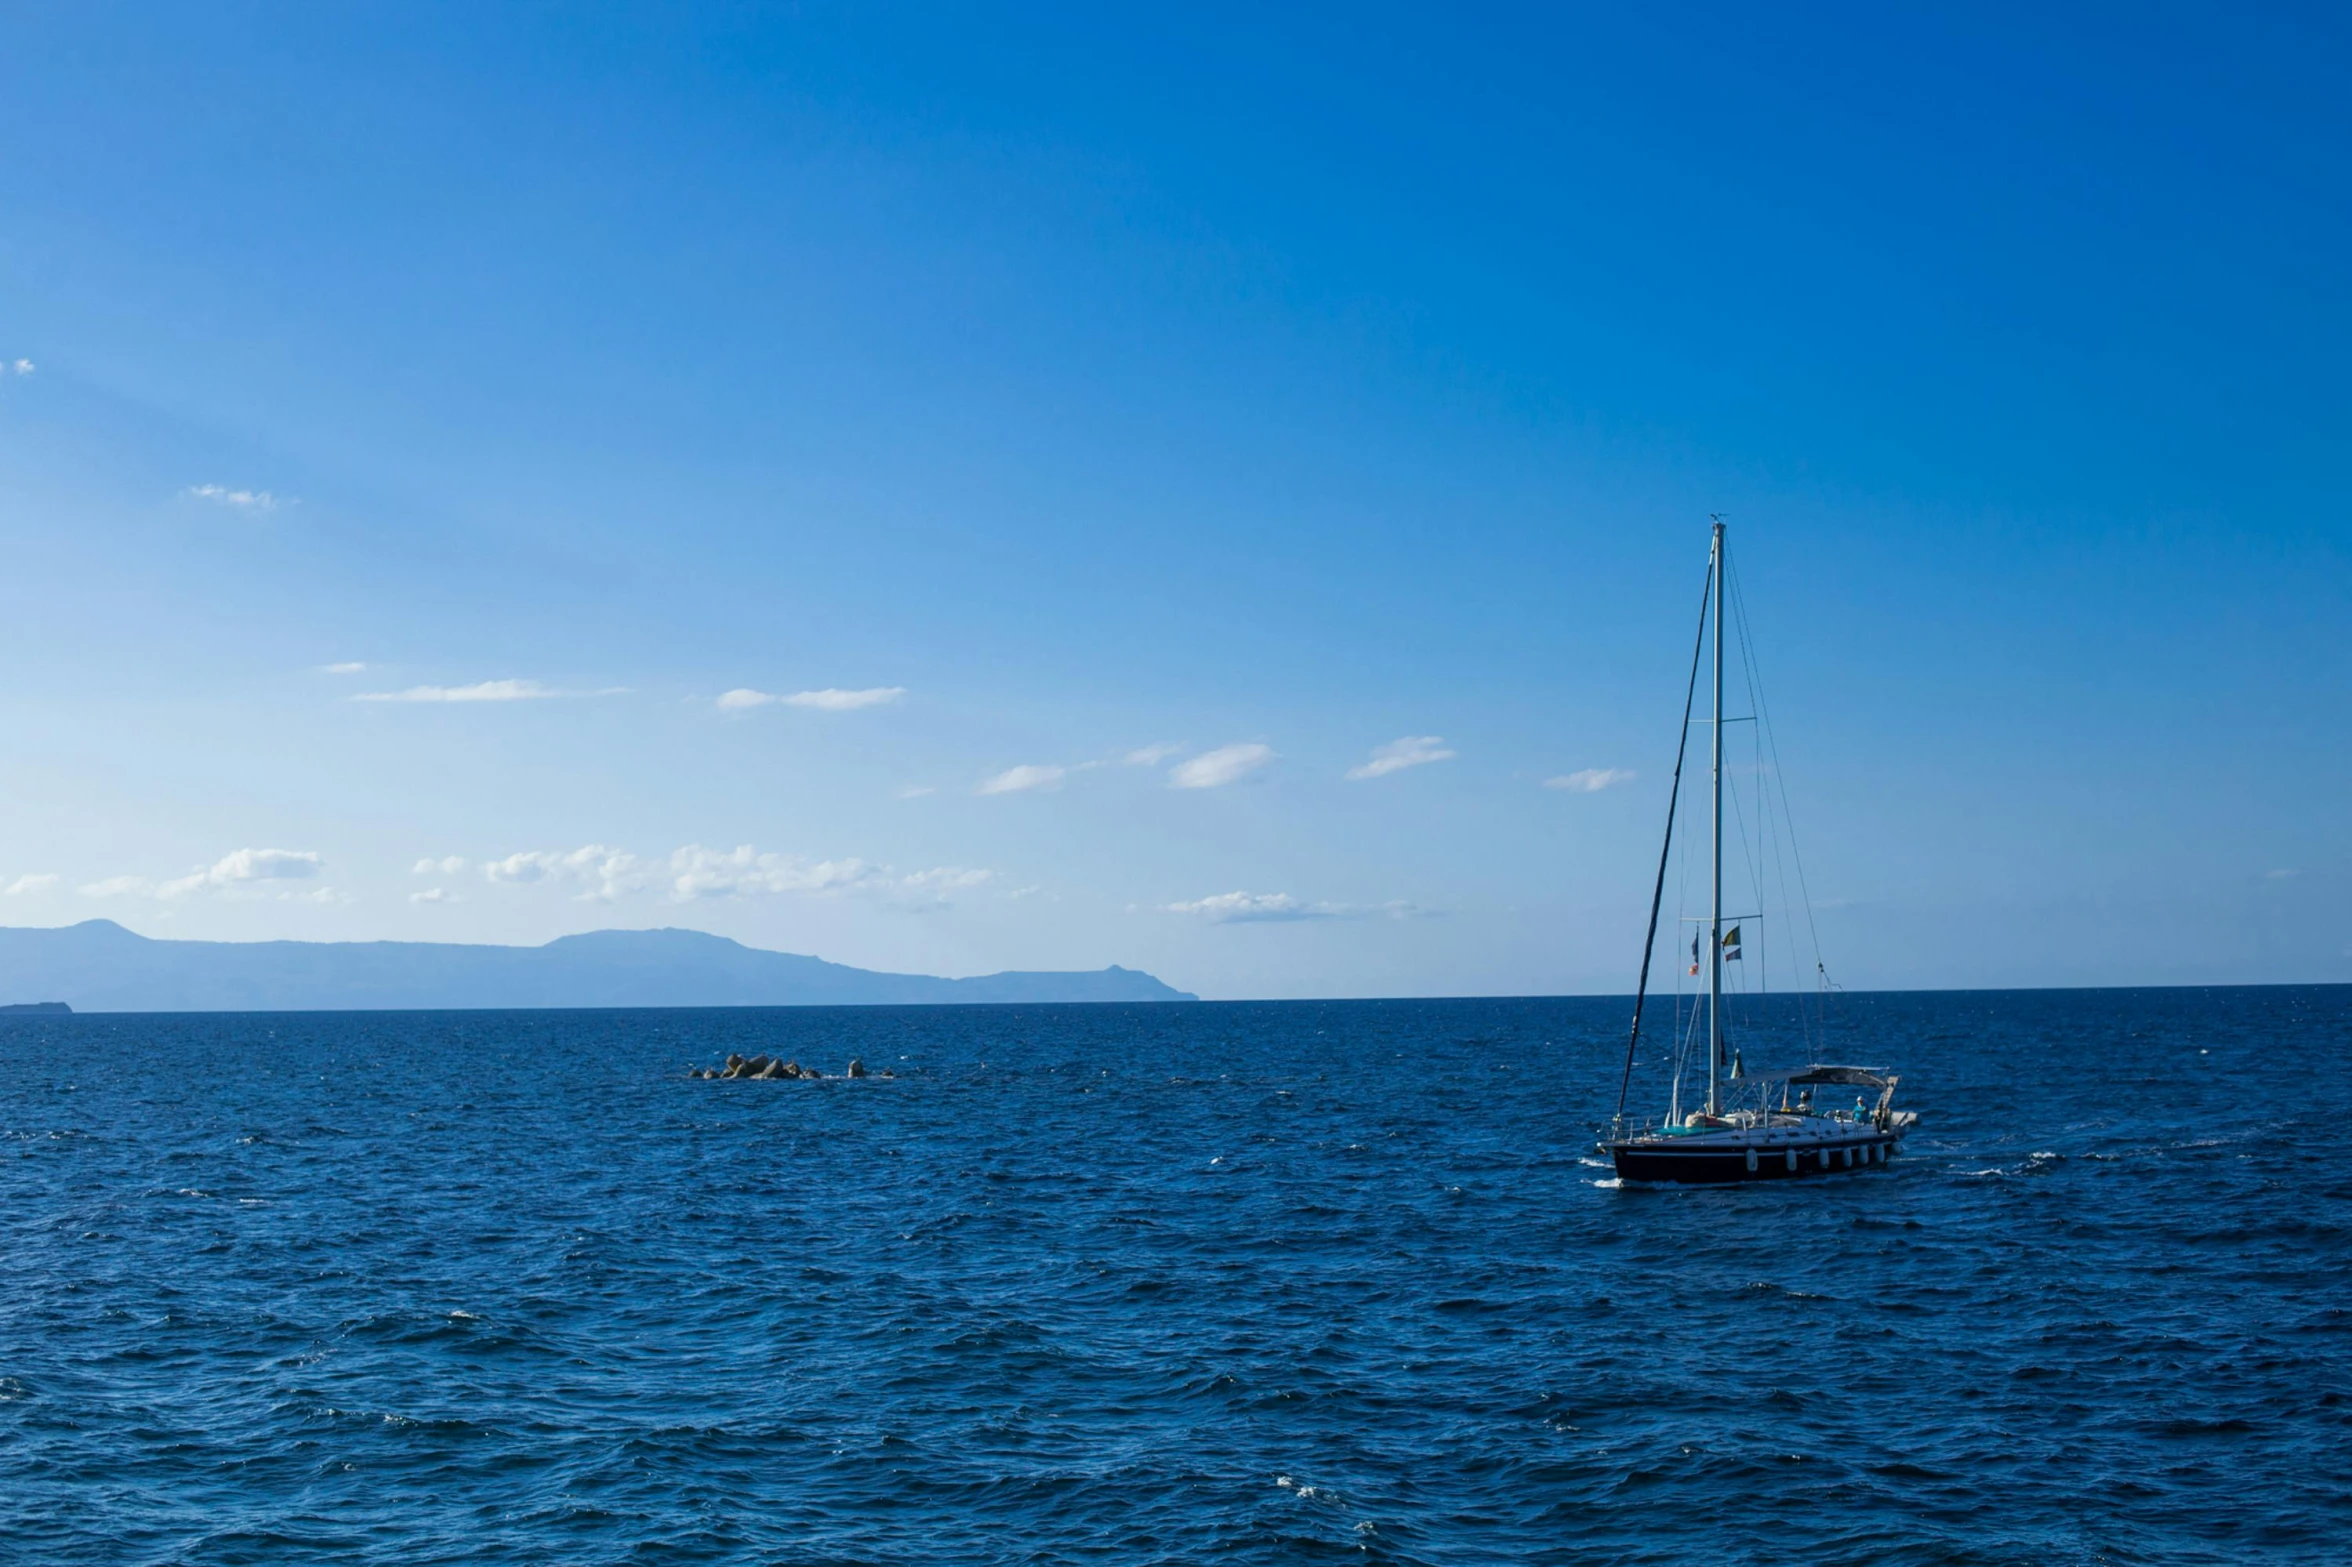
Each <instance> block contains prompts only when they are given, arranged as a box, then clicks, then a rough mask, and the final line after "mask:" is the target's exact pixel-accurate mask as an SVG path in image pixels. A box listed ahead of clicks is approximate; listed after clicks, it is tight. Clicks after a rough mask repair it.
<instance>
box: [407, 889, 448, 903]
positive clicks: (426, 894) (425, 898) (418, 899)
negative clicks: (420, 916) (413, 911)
mask: <svg viewBox="0 0 2352 1567" xmlns="http://www.w3.org/2000/svg"><path fill="white" fill-rule="evenodd" d="M408 901H409V902H411V903H454V902H456V901H457V900H456V899H454V898H452V897H450V895H449V889H448V888H446V887H427V888H426V889H425V890H424V891H422V892H412V893H410V894H409V895H408Z"/></svg>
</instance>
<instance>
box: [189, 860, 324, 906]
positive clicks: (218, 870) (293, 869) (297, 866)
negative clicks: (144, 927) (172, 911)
mask: <svg viewBox="0 0 2352 1567" xmlns="http://www.w3.org/2000/svg"><path fill="white" fill-rule="evenodd" d="M325 868H326V861H324V860H322V859H320V858H319V857H318V856H317V855H315V854H308V853H301V852H297V851H295V850H293V849H239V850H237V851H235V852H234V853H231V854H225V855H223V856H221V858H220V859H218V860H216V861H215V862H213V863H212V864H211V865H209V866H207V867H205V868H204V869H202V870H199V871H195V872H193V873H191V874H189V875H186V876H181V877H176V878H174V879H173V880H171V881H167V882H164V883H163V884H162V885H160V886H158V887H157V888H156V889H155V895H156V896H157V897H159V898H184V897H187V896H188V895H189V894H190V893H196V892H210V891H217V890H220V889H224V888H234V887H243V886H246V885H249V884H250V883H253V882H261V881H307V880H309V879H310V878H311V877H313V876H316V875H317V874H318V873H319V872H320V871H321V870H323V869H325ZM322 890H323V889H322Z"/></svg>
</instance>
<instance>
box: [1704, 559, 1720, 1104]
mask: <svg viewBox="0 0 2352 1567" xmlns="http://www.w3.org/2000/svg"><path fill="white" fill-rule="evenodd" d="M1708 572H1709V574H1710V575H1711V576H1713V577H1714V579H1715V721H1714V725H1713V727H1714V731H1715V780H1714V782H1715V788H1714V795H1715V842H1714V848H1713V850H1712V852H1711V853H1710V854H1709V856H1708V862H1709V869H1710V871H1711V873H1712V878H1713V880H1714V883H1715V890H1714V896H1713V899H1712V901H1711V902H1710V904H1709V906H1708V911H1707V930H1708V940H1707V1113H1708V1114H1709V1115H1721V1114H1722V1113H1723V1105H1722V1102H1721V1101H1720V1100H1719V1099H1718V1098H1717V1096H1716V1092H1715V1063H1716V1062H1718V1061H1720V1060H1722V1059H1723V519H1722V518H1721V517H1717V518H1716V519H1715V541H1714V544H1713V546H1712V549H1711V552H1710V555H1709V564H1708Z"/></svg>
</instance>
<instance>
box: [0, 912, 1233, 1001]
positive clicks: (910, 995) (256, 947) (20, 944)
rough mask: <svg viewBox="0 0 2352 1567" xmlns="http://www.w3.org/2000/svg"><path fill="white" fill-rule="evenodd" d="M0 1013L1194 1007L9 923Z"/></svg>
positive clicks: (1070, 994) (622, 943)
mask: <svg viewBox="0 0 2352 1567" xmlns="http://www.w3.org/2000/svg"><path fill="white" fill-rule="evenodd" d="M11 993H13V994H16V995H20V996H21V995H39V996H44V997H50V996H54V997H62V998H63V999H62V1000H53V1001H51V1000H45V1001H38V1002H20V1003H16V1004H14V1005H9V1006H0V1012H4V1013H16V1014H25V1013H46V1014H62V1013H72V1012H356V1011H372V1010H418V1011H444V1010H446V1011H461V1010H497V1009H508V1008H526V1007H551V1008H597V1007H776V1006H910V1005H912V1006H926V1005H930V1006H936V1005H958V1004H965V1005H968V1004H987V1003H1008V1002H1028V1003H1047V1002H1073V1001H1123V1002H1138V1001H1197V1000H1199V999H1200V998H1199V997H1198V996H1196V995H1194V994H1192V993H1191V992H1189V991H1182V990H1178V989H1176V988H1174V987H1173V986H1170V985H1167V984H1163V983H1162V982H1161V981H1159V980H1158V979H1156V978H1154V977H1153V976H1151V975H1149V974H1146V973H1143V972H1141V971H1139V970H1136V969H1128V968H1121V967H1119V966H1118V965H1116V964H1113V965H1112V966H1110V967H1109V968H1104V969H1096V970H1091V971H1083V972H1069V973H1059V972H1008V973H1001V974H981V975H974V976H972V977H970V978H966V979H944V978H939V977H937V976H933V975H928V974H887V973H879V972H876V971H874V970H871V969H861V968H852V967H850V966H849V965H847V964H842V963H828V962H826V961H825V960H824V959H822V958H815V957H807V956H804V955H801V954H798V953H791V952H769V951H764V950H762V949H760V948H757V947H747V946H745V945H743V944H742V943H741V942H739V941H734V940H731V939H729V938H727V937H725V936H713V935H710V934H708V933H706V932H703V931H697V930H679V929H675V928H668V929H660V930H599V931H589V932H586V933H584V934H581V935H577V936H562V937H558V938H557V939H556V940H554V941H550V942H548V943H546V944H545V945H544V946H538V947H498V946H477V945H470V944H464V943H457V942H425V941H169V940H162V941H159V940H155V939H153V938H150V937H146V936H141V935H139V934H138V933H137V932H135V931H131V930H127V929H125V928H124V927H122V926H121V925H118V924H116V923H115V922H114V921H112V920H105V919H95V920H84V921H83V922H81V923H80V924H78V925H63V926H53V927H37V928H36V927H25V926H0V995H7V994H11Z"/></svg>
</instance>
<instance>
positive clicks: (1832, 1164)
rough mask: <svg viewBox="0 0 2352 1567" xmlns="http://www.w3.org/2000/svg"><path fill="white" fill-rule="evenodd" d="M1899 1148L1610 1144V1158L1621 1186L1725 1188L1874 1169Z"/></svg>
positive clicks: (1857, 1143)
mask: <svg viewBox="0 0 2352 1567" xmlns="http://www.w3.org/2000/svg"><path fill="white" fill-rule="evenodd" d="M1900 1144H1901V1139H1900V1138H1897V1137H1893V1136H1881V1137H1867V1138H1855V1139H1854V1140H1852V1141H1850V1142H1840V1143H1835V1144H1811V1145H1798V1146H1793V1147H1792V1146H1787V1145H1783V1146H1780V1147H1771V1146H1767V1147H1762V1148H1692V1147H1682V1148H1678V1147H1675V1146H1674V1145H1673V1144H1672V1143H1671V1142H1668V1141H1665V1140H1659V1141H1656V1142H1652V1141H1647V1140H1644V1141H1641V1142H1626V1143H1612V1144H1610V1145H1609V1154H1610V1157H1611V1158H1612V1159H1614V1160H1615V1161H1616V1164H1617V1175H1618V1178H1619V1179H1621V1180H1627V1181H1675V1182H1679V1183H1681V1184H1683V1185H1686V1186H1724V1185H1729V1184H1731V1183H1732V1182H1735V1181H1793V1180H1798V1179H1801V1178H1803V1177H1807V1176H1815V1175H1843V1174H1845V1173H1846V1172H1847V1171H1849V1170H1868V1169H1875V1168H1877V1167H1878V1166H1880V1165H1882V1164H1884V1163H1886V1161H1887V1160H1889V1159H1891V1158H1893V1157H1894V1155H1895V1150H1896V1148H1897V1147H1899V1146H1900Z"/></svg>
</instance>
